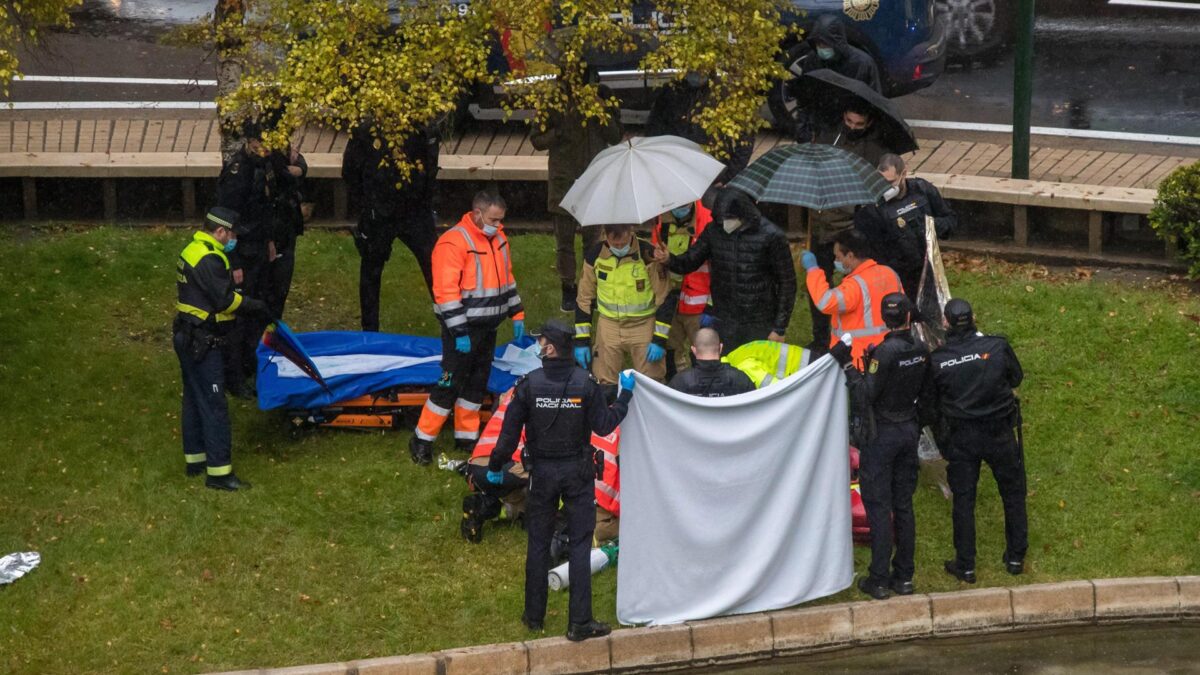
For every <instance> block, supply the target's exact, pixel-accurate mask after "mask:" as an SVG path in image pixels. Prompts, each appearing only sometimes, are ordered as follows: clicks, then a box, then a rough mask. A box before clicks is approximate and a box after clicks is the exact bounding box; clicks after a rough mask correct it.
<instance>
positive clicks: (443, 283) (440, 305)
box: [433, 213, 525, 335]
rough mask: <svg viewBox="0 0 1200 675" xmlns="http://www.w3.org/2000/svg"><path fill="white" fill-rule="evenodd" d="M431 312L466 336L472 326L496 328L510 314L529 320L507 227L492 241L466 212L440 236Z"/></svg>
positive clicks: (434, 271)
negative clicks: (506, 230)
mask: <svg viewBox="0 0 1200 675" xmlns="http://www.w3.org/2000/svg"><path fill="white" fill-rule="evenodd" d="M433 313H434V314H436V315H437V317H438V320H439V321H441V322H442V324H443V325H444V326H445V327H446V329H447V330H448V331H450V333H451V334H453V335H466V333H467V331H468V328H469V327H472V326H474V327H482V328H495V327H496V326H499V325H500V323H501V322H502V321H504V319H506V318H508V317H512V318H513V319H524V318H525V309H524V307H523V306H522V305H521V296H520V294H518V293H517V281H516V279H515V278H514V277H513V273H512V260H511V257H510V253H509V245H508V238H507V237H505V236H504V230H503V226H501V229H500V231H499V232H497V233H496V236H494V237H492V238H490V239H489V238H488V237H486V236H484V234H483V232H482V231H481V230H480V229H479V227H477V226H476V225H475V222H474V221H473V220H472V219H471V214H470V213H467V214H465V215H463V217H462V220H460V221H459V222H458V224H457V225H455V226H454V227H452V228H450V229H449V230H447V231H446V232H445V233H443V234H442V236H441V237H439V238H438V241H437V245H435V246H434V247H433Z"/></svg>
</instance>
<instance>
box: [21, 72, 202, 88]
mask: <svg viewBox="0 0 1200 675" xmlns="http://www.w3.org/2000/svg"><path fill="white" fill-rule="evenodd" d="M16 81H17V82H57V83H68V84H160V85H163V84H165V85H172V86H185V87H215V86H217V81H216V80H182V79H172V78H160V77H76V76H73V75H25V76H17V79H16Z"/></svg>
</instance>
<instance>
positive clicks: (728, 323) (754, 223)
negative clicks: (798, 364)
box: [656, 188, 796, 352]
mask: <svg viewBox="0 0 1200 675" xmlns="http://www.w3.org/2000/svg"><path fill="white" fill-rule="evenodd" d="M656 255H657V256H659V258H660V259H661V260H663V261H664V262H668V267H669V269H670V270H671V271H672V272H675V273H677V274H688V273H690V272H695V271H696V270H698V269H700V267H701V266H702V265H704V263H706V262H707V263H708V264H709V269H710V275H711V281H712V315H713V316H714V317H715V319H716V321H717V325H716V326H715V328H716V329H717V330H718V331H719V332H720V334H721V337H722V339H723V342H722V344H723V347H722V349H723V350H725V352H729V351H732V350H734V349H736V348H738V347H740V346H742V345H744V344H746V343H747V342H753V341H754V340H774V341H776V342H783V341H784V335H785V334H786V333H787V327H788V323H789V322H791V319H792V309H793V307H794V306H795V304H796V267H795V264H794V262H793V261H792V252H791V249H790V248H789V247H788V241H787V236H785V235H784V234H783V231H782V230H780V229H779V228H778V227H776V226H775V224H774V223H772V222H771V221H769V220H767V219H766V218H764V217H763V216H762V214H761V213H760V212H759V210H758V207H757V206H755V204H754V202H753V200H751V199H750V197H749V195H747V194H746V193H744V192H742V191H741V190H737V189H734V188H723V189H721V190H720V191H719V192H718V193H717V196H716V198H715V200H714V204H713V222H712V224H711V225H709V226H708V227H706V228H704V232H703V233H701V235H700V236H699V237H697V238H696V241H695V243H693V244H692V246H691V247H689V248H688V250H687V251H684V252H683V253H681V254H679V255H671V254H670V252H669V251H668V250H667V249H666V247H665V246H662V244H661V243H660V245H659V249H658V252H657V253H656Z"/></svg>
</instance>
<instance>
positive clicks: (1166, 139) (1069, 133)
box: [908, 120, 1200, 145]
mask: <svg viewBox="0 0 1200 675" xmlns="http://www.w3.org/2000/svg"><path fill="white" fill-rule="evenodd" d="M908 126H910V127H914V128H917V129H955V130H960V131H989V132H995V133H1003V134H1011V133H1012V130H1013V129H1012V125H1011V124H981V123H975V122H939V121H936V120H908ZM1029 133H1031V134H1033V135H1034V136H1061V137H1063V138H1094V139H1101V140H1106V141H1134V142H1137V143H1171V144H1175V145H1200V137H1196V136H1172V135H1165V134H1136V133H1131V132H1126V131H1096V130H1093V129H1060V128H1058V127H1030V129H1029Z"/></svg>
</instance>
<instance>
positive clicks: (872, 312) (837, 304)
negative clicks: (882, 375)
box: [806, 259, 904, 367]
mask: <svg viewBox="0 0 1200 675" xmlns="http://www.w3.org/2000/svg"><path fill="white" fill-rule="evenodd" d="M806 282H807V285H808V292H809V294H810V295H811V296H812V299H813V302H814V303H815V304H816V306H817V309H819V310H821V312H822V313H825V314H828V315H830V316H831V317H833V321H832V326H831V331H830V336H829V345H830V346H831V347H832V346H833V345H835V344H837V341H838V339H839V338H841V336H842V335H843V334H845V333H849V334H850V338H851V339H852V340H853V343H852V344H851V347H850V351H851V354H852V355H853V357H854V361H855V363H856V364H857V365H859V366H860V367H861V365H862V356H863V353H865V352H866V350H867V347H870V346H872V345H877V344H879V343H880V342H883V336H884V335H885V334H886V333H887V332H888V328H887V326H885V325H884V323H883V318H882V317H881V316H880V314H879V307H880V304H881V303H882V302H883V296H885V295H887V294H888V293H903V292H904V290H903V286H901V284H900V277H898V276H896V273H895V272H894V271H893V270H892V268H890V267H888V266H887V265H880V264H878V263H876V262H875V261H874V260H871V259H867V260H866V261H864V262H863V263H862V264H860V265H859V266H858V267H856V268H854V271H853V272H850V273H849V274H847V275H846V276H845V278H844V279H842V283H841V284H839V285H838V287H837V288H830V287H829V283H828V282H827V281H826V280H825V272H823V271H822V270H821V269H820V268H813V269H811V270H809V271H808V275H807V278H806Z"/></svg>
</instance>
